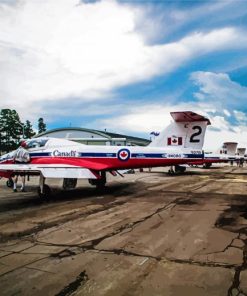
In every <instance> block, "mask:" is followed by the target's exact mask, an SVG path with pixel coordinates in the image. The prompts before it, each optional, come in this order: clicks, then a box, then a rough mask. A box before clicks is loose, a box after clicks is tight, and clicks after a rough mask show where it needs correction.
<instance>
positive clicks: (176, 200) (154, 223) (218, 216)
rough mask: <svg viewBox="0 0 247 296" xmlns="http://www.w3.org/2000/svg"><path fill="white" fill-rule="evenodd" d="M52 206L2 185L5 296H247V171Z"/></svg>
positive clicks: (145, 183) (136, 177) (116, 183)
mask: <svg viewBox="0 0 247 296" xmlns="http://www.w3.org/2000/svg"><path fill="white" fill-rule="evenodd" d="M48 183H49V184H50V185H52V187H53V194H52V199H51V200H50V201H49V202H47V201H42V200H40V199H39V198H38V197H37V194H36V189H37V184H38V180H37V178H35V177H34V178H31V181H30V182H28V183H27V192H24V193H22V192H17V193H13V192H12V190H11V189H9V188H7V187H6V186H5V180H3V179H2V180H0V291H1V292H0V293H1V295H2V296H3V295H52V296H55V295H56V296H68V295H86V296H87V295H109V296H110V295H114V296H115V295H119V296H120V295H127V296H128V295H144V296H150V295H165V296H180V295H190V296H193V295H196V296H202V295H210V296H213V295H215V296H216V295H217V296H220V295H224V296H227V295H228V296H230V295H234V296H235V295H247V194H246V190H247V168H237V167H230V166H225V167H223V166H221V167H213V168H211V169H199V168H196V169H189V170H188V171H187V172H186V173H185V174H184V175H179V176H168V175H167V174H166V172H165V170H164V169H156V170H153V171H152V172H150V173H149V172H144V173H135V174H126V175H125V177H124V178H121V177H116V178H113V177H112V178H110V180H109V183H108V187H107V190H106V191H105V192H104V193H97V192H96V191H95V189H94V188H93V187H91V186H90V185H89V184H88V183H87V182H86V181H80V183H79V187H78V188H77V189H75V190H71V191H68V192H63V191H62V190H60V189H59V187H58V185H59V182H56V181H52V180H48Z"/></svg>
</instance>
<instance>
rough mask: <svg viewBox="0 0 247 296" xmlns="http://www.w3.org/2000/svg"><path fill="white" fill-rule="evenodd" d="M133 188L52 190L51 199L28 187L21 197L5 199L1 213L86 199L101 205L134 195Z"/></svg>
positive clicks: (123, 186) (128, 185)
mask: <svg viewBox="0 0 247 296" xmlns="http://www.w3.org/2000/svg"><path fill="white" fill-rule="evenodd" d="M131 186H133V184H131V183H126V182H125V183H122V184H121V183H120V184H111V185H108V186H107V187H106V188H105V190H104V191H98V190H96V188H95V187H81V188H76V189H72V190H67V191H65V190H62V189H58V188H52V193H51V196H50V197H49V199H42V198H39V197H38V193H37V187H36V186H35V187H27V192H26V193H21V195H20V194H18V193H17V194H18V196H15V194H16V193H13V196H11V197H10V198H9V199H5V200H4V201H3V202H2V203H1V205H0V213H1V212H6V211H11V210H19V209H22V208H27V207H38V206H40V205H42V204H46V203H49V204H52V203H57V202H64V201H73V200H80V199H86V198H96V199H94V200H95V201H98V202H99V203H102V202H107V200H108V199H109V198H110V199H112V198H117V197H118V196H121V195H124V196H128V195H130V194H133V192H134V190H131ZM10 190H11V189H10ZM103 196H104V197H106V199H104V201H102V202H101V198H102V197H103Z"/></svg>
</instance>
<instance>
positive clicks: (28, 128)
mask: <svg viewBox="0 0 247 296" xmlns="http://www.w3.org/2000/svg"><path fill="white" fill-rule="evenodd" d="M24 135H25V138H26V139H31V138H32V137H33V136H35V135H36V133H35V132H34V130H33V127H32V124H31V122H30V121H29V120H26V123H25V125H24Z"/></svg>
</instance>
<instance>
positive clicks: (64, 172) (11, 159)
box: [0, 111, 210, 197]
mask: <svg viewBox="0 0 247 296" xmlns="http://www.w3.org/2000/svg"><path fill="white" fill-rule="evenodd" d="M171 116H172V118H173V119H174V121H175V124H173V125H170V126H169V127H168V128H166V129H165V130H164V131H163V132H162V133H161V134H160V136H159V137H157V139H156V140H155V141H154V142H152V143H151V144H150V145H149V146H147V147H138V146H127V147H123V146H122V147H119V146H92V145H83V144H78V143H76V142H73V141H68V140H62V139H55V138H34V139H30V140H25V141H23V142H22V145H21V146H22V147H19V148H18V149H17V150H16V151H13V152H11V153H8V154H5V155H3V156H2V157H1V158H0V176H1V177H6V178H10V177H11V176H12V175H14V174H15V173H20V172H21V173H24V174H26V175H39V176H40V186H39V190H38V192H39V196H40V197H48V196H49V194H50V188H49V186H48V185H47V184H45V179H46V178H62V179H64V181H63V188H64V189H68V188H74V187H75V186H76V183H77V179H88V180H89V183H90V184H92V185H95V186H96V187H97V188H104V186H105V184H106V172H109V173H111V174H113V175H116V174H117V173H118V170H125V169H133V168H148V167H160V166H172V165H180V164H188V163H191V162H193V161H195V160H202V159H203V158H204V153H203V151H202V150H201V148H202V146H203V142H204V136H205V131H206V127H207V125H209V124H210V121H209V119H207V118H205V117H204V116H201V115H199V114H196V113H193V112H191V111H186V112H171ZM119 174H120V173H119ZM120 175H121V174H120Z"/></svg>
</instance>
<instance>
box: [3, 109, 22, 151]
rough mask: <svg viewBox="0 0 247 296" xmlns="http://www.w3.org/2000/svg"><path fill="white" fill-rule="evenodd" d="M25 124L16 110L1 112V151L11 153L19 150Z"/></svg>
mask: <svg viewBox="0 0 247 296" xmlns="http://www.w3.org/2000/svg"><path fill="white" fill-rule="evenodd" d="M23 127H24V124H23V123H22V122H21V121H20V117H19V115H18V113H17V112H16V110H11V109H2V110H1V111H0V150H1V151H3V152H9V151H11V150H14V149H16V148H17V146H18V143H19V141H20V138H21V137H22V136H23Z"/></svg>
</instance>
